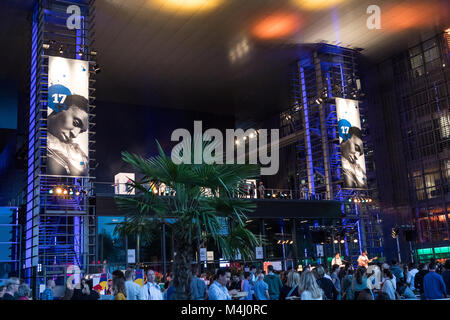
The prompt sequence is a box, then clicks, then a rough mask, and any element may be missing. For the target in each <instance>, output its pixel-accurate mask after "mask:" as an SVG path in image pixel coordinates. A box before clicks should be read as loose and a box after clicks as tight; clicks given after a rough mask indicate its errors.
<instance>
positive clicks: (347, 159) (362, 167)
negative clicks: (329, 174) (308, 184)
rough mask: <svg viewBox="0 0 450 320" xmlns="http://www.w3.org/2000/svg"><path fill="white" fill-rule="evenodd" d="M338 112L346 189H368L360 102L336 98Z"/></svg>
mask: <svg viewBox="0 0 450 320" xmlns="http://www.w3.org/2000/svg"><path fill="white" fill-rule="evenodd" d="M336 112H337V118H338V127H339V143H340V146H341V155H342V157H341V158H342V176H343V179H344V188H356V189H360V188H367V176H366V162H365V159H364V148H363V139H362V133H361V119H360V115H359V105H358V101H356V100H349V99H342V98H336Z"/></svg>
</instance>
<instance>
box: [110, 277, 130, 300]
mask: <svg viewBox="0 0 450 320" xmlns="http://www.w3.org/2000/svg"><path fill="white" fill-rule="evenodd" d="M113 295H114V300H127V288H126V287H125V280H124V279H123V278H122V277H117V278H113Z"/></svg>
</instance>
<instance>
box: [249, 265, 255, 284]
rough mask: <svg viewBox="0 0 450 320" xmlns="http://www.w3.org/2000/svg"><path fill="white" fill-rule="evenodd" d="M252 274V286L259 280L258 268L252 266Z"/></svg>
mask: <svg viewBox="0 0 450 320" xmlns="http://www.w3.org/2000/svg"><path fill="white" fill-rule="evenodd" d="M250 274H251V276H252V277H251V279H250V280H251V284H252V285H254V284H255V282H256V280H257V278H256V267H255V266H253V265H252V266H250Z"/></svg>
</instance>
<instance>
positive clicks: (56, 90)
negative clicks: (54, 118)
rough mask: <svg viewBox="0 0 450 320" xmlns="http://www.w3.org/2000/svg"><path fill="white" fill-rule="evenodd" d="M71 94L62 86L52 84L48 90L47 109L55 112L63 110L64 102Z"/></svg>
mask: <svg viewBox="0 0 450 320" xmlns="http://www.w3.org/2000/svg"><path fill="white" fill-rule="evenodd" d="M71 94H72V93H71V92H70V90H69V89H68V88H67V87H66V86H63V85H62V84H54V85H52V86H50V87H49V88H48V98H47V99H48V107H49V108H51V109H53V111H55V112H59V111H61V110H63V106H64V101H65V100H66V98H67V96H70V95H71Z"/></svg>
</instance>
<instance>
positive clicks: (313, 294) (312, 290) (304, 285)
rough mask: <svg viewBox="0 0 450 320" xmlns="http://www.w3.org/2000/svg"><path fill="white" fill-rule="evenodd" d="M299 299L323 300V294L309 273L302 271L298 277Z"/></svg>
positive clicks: (314, 278)
mask: <svg viewBox="0 0 450 320" xmlns="http://www.w3.org/2000/svg"><path fill="white" fill-rule="evenodd" d="M299 291H300V298H301V299H302V300H323V292H322V289H320V287H319V285H318V284H317V281H316V277H314V275H313V274H312V272H311V271H304V272H303V273H302V276H301V277H300V285H299Z"/></svg>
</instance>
